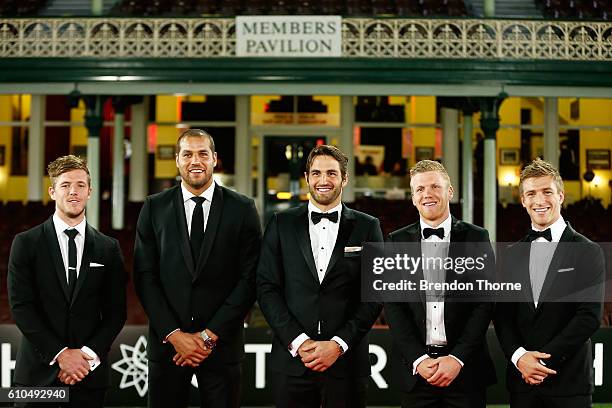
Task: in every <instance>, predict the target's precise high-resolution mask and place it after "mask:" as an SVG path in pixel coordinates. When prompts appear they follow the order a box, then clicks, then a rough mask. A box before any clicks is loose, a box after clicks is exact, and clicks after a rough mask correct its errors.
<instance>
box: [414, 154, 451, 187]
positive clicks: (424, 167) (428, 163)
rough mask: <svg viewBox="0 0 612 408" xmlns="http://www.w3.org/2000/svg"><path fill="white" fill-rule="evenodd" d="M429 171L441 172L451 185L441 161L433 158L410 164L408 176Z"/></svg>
mask: <svg viewBox="0 0 612 408" xmlns="http://www.w3.org/2000/svg"><path fill="white" fill-rule="evenodd" d="M429 171H437V172H438V173H440V174H442V177H444V179H445V180H446V182H447V183H448V185H449V186H450V185H451V181H450V176H449V175H448V172H447V171H446V169H445V168H444V166H443V165H442V163H440V162H437V161H435V160H421V161H419V162H417V164H415V165H414V166H412V168H411V169H410V178H413V177H414V176H416V175H417V174H420V173H427V172H429Z"/></svg>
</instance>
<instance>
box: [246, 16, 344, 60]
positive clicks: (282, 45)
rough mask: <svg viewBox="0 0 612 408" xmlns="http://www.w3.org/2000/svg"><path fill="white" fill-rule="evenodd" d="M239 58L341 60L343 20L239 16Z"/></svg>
mask: <svg viewBox="0 0 612 408" xmlns="http://www.w3.org/2000/svg"><path fill="white" fill-rule="evenodd" d="M236 56H237V57H340V56H342V18H341V17H340V16H236Z"/></svg>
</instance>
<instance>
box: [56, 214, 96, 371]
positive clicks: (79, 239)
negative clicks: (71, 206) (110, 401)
mask: <svg viewBox="0 0 612 408" xmlns="http://www.w3.org/2000/svg"><path fill="white" fill-rule="evenodd" d="M53 226H54V227H55V235H57V242H58V243H59V247H60V252H61V253H62V262H63V263H64V270H65V271H66V282H68V242H69V238H68V235H66V234H65V233H64V231H65V230H67V229H75V230H77V232H78V234H77V235H76V236H75V237H74V243H75V244H76V250H77V270H76V273H77V278H78V277H79V273H80V272H81V261H82V260H83V250H84V248H85V227H86V226H87V220H86V219H85V218H83V221H81V222H80V223H78V224H77V225H75V226H74V227H71V226H70V225H68V224H66V223H65V222H64V221H63V220H62V219H61V218H60V217H59V216H58V215H57V212H56V213H55V214H53ZM87 266H89V265H87ZM67 348H68V347H64V348H63V349H61V350H60V351H59V353H57V354H56V355H55V357H53V360H51V362H50V363H49V365H53V364H55V362H56V361H57V357H59V355H60V354H62V352H63V351H64V350H66V349H67ZM81 351H83V352H84V353H85V354H87V355H88V356H89V357H92V360H88V362H89V367H90V370H91V371H93V370H95V369H96V367H98V366H99V365H100V357H98V355H97V354H96V353H95V352H94V351H93V350H92V349H90V348H89V347H87V346H83V347H81Z"/></svg>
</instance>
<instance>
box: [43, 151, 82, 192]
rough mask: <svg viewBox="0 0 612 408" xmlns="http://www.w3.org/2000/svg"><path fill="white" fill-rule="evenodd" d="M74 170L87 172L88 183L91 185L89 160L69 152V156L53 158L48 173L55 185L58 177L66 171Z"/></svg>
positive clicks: (52, 183)
mask: <svg viewBox="0 0 612 408" xmlns="http://www.w3.org/2000/svg"><path fill="white" fill-rule="evenodd" d="M72 170H83V171H84V172H85V173H87V184H88V185H90V186H91V176H90V175H89V168H87V162H86V161H85V160H83V159H81V158H80V157H77V156H74V155H72V154H69V155H68V156H61V157H58V158H57V159H55V160H53V161H52V162H51V163H49V165H48V166H47V173H49V178H50V179H51V185H52V186H53V187H55V182H56V181H57V178H58V177H59V176H61V175H62V174H64V173H68V172H69V171H72Z"/></svg>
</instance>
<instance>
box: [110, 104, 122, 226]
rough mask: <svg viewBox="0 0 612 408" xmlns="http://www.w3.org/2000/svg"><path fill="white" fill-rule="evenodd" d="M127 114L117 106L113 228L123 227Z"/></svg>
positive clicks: (114, 148) (114, 147)
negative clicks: (124, 142)
mask: <svg viewBox="0 0 612 408" xmlns="http://www.w3.org/2000/svg"><path fill="white" fill-rule="evenodd" d="M124 126H125V114H124V113H123V106H118V107H115V129H114V132H113V195H112V200H113V206H112V207H113V208H112V226H113V229H123V221H124V220H123V218H124V205H125V190H124V185H125V183H124V165H123V164H124V157H125V149H124V145H123V140H124Z"/></svg>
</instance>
